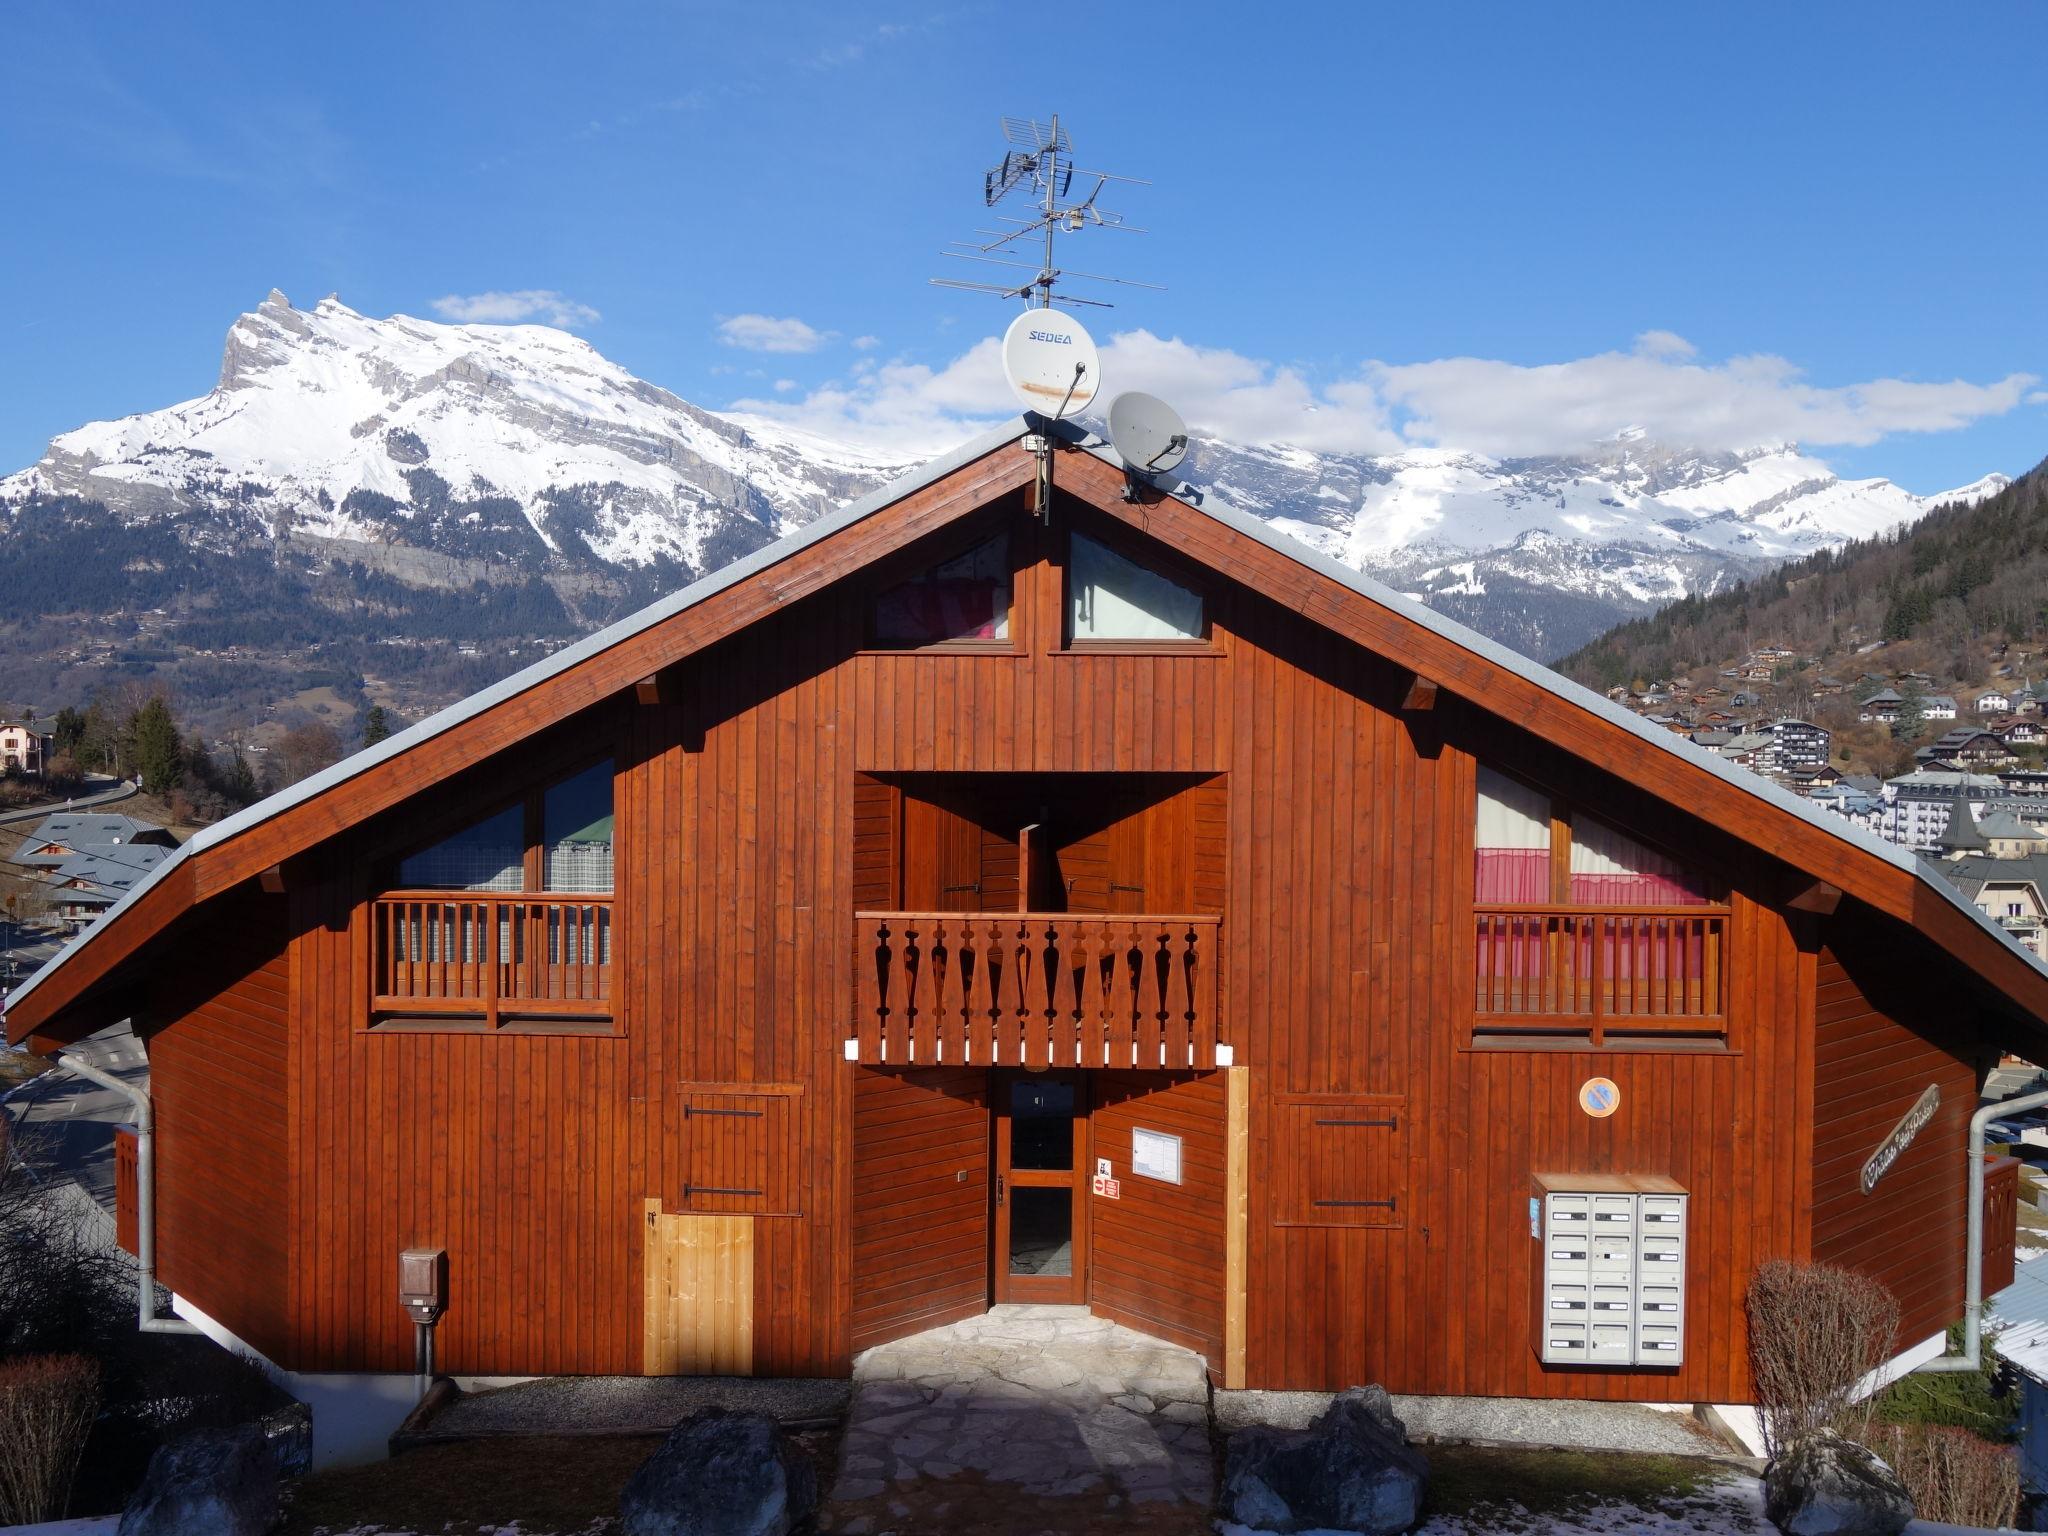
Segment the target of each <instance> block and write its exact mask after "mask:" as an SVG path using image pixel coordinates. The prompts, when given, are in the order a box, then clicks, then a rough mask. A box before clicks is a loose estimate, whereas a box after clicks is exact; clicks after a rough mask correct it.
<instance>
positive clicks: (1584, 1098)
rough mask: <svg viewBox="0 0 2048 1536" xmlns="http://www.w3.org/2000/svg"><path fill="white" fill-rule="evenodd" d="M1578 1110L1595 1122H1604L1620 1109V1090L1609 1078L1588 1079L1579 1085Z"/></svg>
mask: <svg viewBox="0 0 2048 1536" xmlns="http://www.w3.org/2000/svg"><path fill="white" fill-rule="evenodd" d="M1579 1108H1581V1109H1583V1110H1584V1111H1585V1112H1586V1113H1587V1114H1589V1115H1591V1116H1592V1117H1593V1118H1594V1119H1595V1120H1605V1119H1606V1118H1607V1117H1608V1116H1609V1115H1611V1114H1613V1113H1614V1112H1615V1111H1616V1110H1617V1109H1619V1108H1621V1090H1620V1089H1619V1088H1617V1087H1615V1086H1614V1079H1613V1078H1611V1077H1589V1078H1587V1079H1586V1080H1585V1081H1584V1082H1583V1083H1581V1084H1579Z"/></svg>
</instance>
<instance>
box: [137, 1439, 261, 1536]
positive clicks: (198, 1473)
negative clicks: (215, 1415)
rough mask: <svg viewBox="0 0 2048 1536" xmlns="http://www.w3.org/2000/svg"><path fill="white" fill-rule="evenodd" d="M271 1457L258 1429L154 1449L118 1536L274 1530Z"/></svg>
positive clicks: (230, 1535) (240, 1535) (257, 1534)
mask: <svg viewBox="0 0 2048 1536" xmlns="http://www.w3.org/2000/svg"><path fill="white" fill-rule="evenodd" d="M278 1513H279V1506H278V1477H277V1456H276V1454H275V1453H274V1452H273V1451H272V1450H271V1448H270V1444H269V1442H268V1440H267V1439H266V1438H265V1436H264V1433H263V1429H262V1427H261V1426H260V1425H256V1424H237V1425H236V1426H235V1427H234V1428H232V1429H201V1430H195V1431H193V1432H192V1433H191V1434H189V1435H184V1436H181V1437H180V1438H179V1439H176V1440H173V1441H172V1442H171V1443H170V1444H169V1445H164V1446H159V1447H158V1448H157V1452H156V1454H155V1455H154V1456H152V1457H150V1458H149V1470H148V1471H147V1472H145V1473H144V1474H143V1478H142V1486H141V1487H140V1488H138V1489H136V1490H135V1495H134V1497H133V1498H131V1499H129V1501H128V1508H127V1509H126V1510H125V1511H124V1512H123V1513H122V1515H121V1528H120V1536H263V1533H264V1532H265V1531H268V1530H269V1529H270V1528H271V1527H272V1526H273V1525H275V1524H277V1519H278Z"/></svg>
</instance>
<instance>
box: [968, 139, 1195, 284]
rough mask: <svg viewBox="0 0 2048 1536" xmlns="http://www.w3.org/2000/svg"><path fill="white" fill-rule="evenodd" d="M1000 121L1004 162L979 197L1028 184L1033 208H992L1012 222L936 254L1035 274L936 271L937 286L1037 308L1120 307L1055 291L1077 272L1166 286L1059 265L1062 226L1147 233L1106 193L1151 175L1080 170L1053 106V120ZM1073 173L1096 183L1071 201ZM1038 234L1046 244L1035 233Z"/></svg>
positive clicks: (1101, 279)
mask: <svg viewBox="0 0 2048 1536" xmlns="http://www.w3.org/2000/svg"><path fill="white" fill-rule="evenodd" d="M1002 123H1003V138H1004V139H1005V140H1006V141H1007V142H1008V143H1009V145H1010V146H1011V147H1010V148H1009V149H1008V150H1006V151H1005V152H1004V154H1003V158H1002V160H1001V162H1000V163H998V164H997V165H996V166H995V167H994V168H993V169H991V170H989V171H987V172H986V173H984V174H983V176H982V179H981V200H982V205H983V206H984V207H986V208H991V209H993V208H994V207H996V205H997V204H999V203H1001V202H1002V201H1003V199H1004V198H1006V197H1008V196H1009V195H1010V193H1012V192H1014V191H1015V190H1017V188H1019V187H1024V186H1028V187H1029V188H1030V189H1031V191H1032V193H1033V194H1034V199H1033V200H1034V203H1035V204H1036V210H1037V211H1036V216H1035V217H1033V218H1029V219H1022V218H1016V217H1013V216H1011V215H1008V214H1002V213H997V214H994V215H992V218H993V219H994V221H995V222H996V223H998V224H1007V225H1012V226H1014V227H1013V228H1009V229H977V230H975V231H974V234H975V238H974V239H972V240H955V241H953V242H952V243H951V244H950V245H949V246H947V248H946V249H945V250H943V251H941V252H940V253H939V254H940V255H942V256H946V257H950V258H951V259H953V260H955V261H974V262H981V263H984V264H986V265H989V266H998V267H1019V268H1022V269H1024V270H1025V271H1027V272H1031V273H1032V275H1031V276H1030V277H1027V278H1024V279H1022V280H1021V281H1017V282H1013V283H1009V284H1004V283H975V282H962V281H958V280H956V279H953V278H949V277H935V278H933V279H932V283H933V284H934V286H936V287H940V288H962V289H965V290H967V291H968V292H970V293H989V294H994V295H996V296H997V297H999V298H1005V299H1022V300H1023V301H1024V302H1025V304H1026V305H1027V306H1028V307H1031V308H1036V309H1051V308H1052V307H1053V306H1054V305H1056V304H1064V305H1074V304H1083V305H1087V306H1089V307H1090V308H1094V309H1111V308H1114V307H1115V306H1114V305H1112V304H1110V303H1109V302H1107V301H1106V300H1103V299H1084V298H1081V297H1079V296H1078V295H1075V294H1072V293H1067V292H1063V291H1057V285H1058V284H1059V283H1061V282H1062V281H1064V280H1067V279H1072V278H1080V279H1083V280H1085V281H1087V282H1091V283H1114V284H1117V285H1119V286H1121V287H1125V288H1150V289H1153V290H1155V291H1163V290H1162V285H1160V284H1158V283H1140V282H1134V281H1132V280H1131V279H1129V278H1123V277H1110V276H1107V275H1105V274H1103V273H1100V272H1079V271H1075V270H1074V269H1072V268H1062V267H1061V266H1060V265H1059V263H1058V260H1057V253H1056V251H1055V245H1054V242H1055V237H1056V236H1058V235H1059V234H1061V233H1065V234H1069V235H1074V234H1079V233H1080V232H1081V231H1082V230H1084V229H1115V230H1121V231H1123V232H1124V233H1125V234H1133V235H1142V234H1145V233H1147V231H1146V230H1143V229H1140V228H1138V227H1137V226H1136V225H1133V224H1128V223H1126V222H1125V221H1124V216H1123V215H1122V214H1121V213H1116V212H1113V211H1111V210H1109V209H1105V208H1104V207H1102V205H1101V199H1102V194H1103V193H1104V192H1105V191H1107V190H1108V189H1109V186H1110V184H1111V183H1112V182H1115V183H1118V184H1120V185H1124V186H1134V187H1148V186H1150V185H1151V183H1150V182H1149V181H1142V180H1140V179H1139V178H1137V177H1135V176H1120V175H1118V174H1117V173H1115V172H1114V171H1090V170H1082V169H1081V168H1079V167H1078V166H1076V165H1075V164H1074V144H1073V140H1072V139H1070V138H1069V137H1068V136H1067V130H1066V129H1065V128H1063V127H1062V126H1060V119H1059V114H1058V113H1054V114H1053V117H1052V120H1051V121H1050V122H1049V123H1041V122H1039V121H1038V120H1037V119H1035V118H1025V117H1006V118H1004V119H1003V120H1002ZM1076 177H1079V178H1080V179H1081V182H1082V184H1083V185H1084V186H1085V185H1087V183H1089V182H1091V181H1092V182H1093V183H1094V185H1093V187H1092V188H1090V190H1089V192H1088V194H1087V196H1085V197H1083V198H1081V199H1080V200H1079V201H1069V198H1070V195H1071V193H1072V192H1073V188H1074V180H1075V178H1076ZM1041 236H1042V238H1043V243H1042V245H1041V244H1040V241H1039V240H1038V239H1035V238H1034V237H1041ZM1033 255H1035V256H1036V257H1037V259H1036V260H1019V259H1018V258H1020V257H1025V256H1033ZM1034 269H1035V270H1034Z"/></svg>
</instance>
